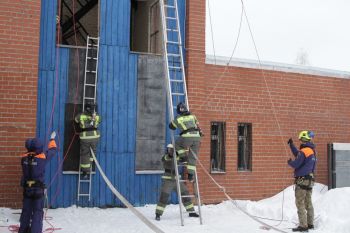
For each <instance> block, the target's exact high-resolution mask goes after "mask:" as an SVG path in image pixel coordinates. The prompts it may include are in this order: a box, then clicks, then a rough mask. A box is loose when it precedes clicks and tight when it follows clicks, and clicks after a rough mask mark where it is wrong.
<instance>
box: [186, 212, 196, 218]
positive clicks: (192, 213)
mask: <svg viewBox="0 0 350 233" xmlns="http://www.w3.org/2000/svg"><path fill="white" fill-rule="evenodd" d="M188 216H189V217H194V218H198V217H199V215H198V214H197V213H196V212H191V213H189V214H188Z"/></svg>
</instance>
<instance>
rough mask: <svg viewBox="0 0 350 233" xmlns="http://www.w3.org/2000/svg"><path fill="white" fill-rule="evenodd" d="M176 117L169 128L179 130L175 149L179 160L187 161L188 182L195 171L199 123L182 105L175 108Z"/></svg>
mask: <svg viewBox="0 0 350 233" xmlns="http://www.w3.org/2000/svg"><path fill="white" fill-rule="evenodd" d="M176 111H177V114H178V115H177V117H176V118H175V119H174V120H173V121H172V122H170V124H169V128H170V129H172V130H175V129H179V130H180V131H181V132H180V137H178V138H177V139H176V142H175V149H176V152H177V154H178V155H179V157H180V158H184V159H185V160H188V164H187V172H188V180H189V181H193V180H194V174H195V171H196V162H197V159H196V156H198V151H199V147H200V142H201V136H202V135H203V134H202V132H201V129H200V128H199V123H198V120H197V118H196V116H195V115H193V114H191V113H190V112H189V111H188V110H187V107H186V105H185V104H184V103H181V102H180V103H179V104H178V105H177V107H176Z"/></svg>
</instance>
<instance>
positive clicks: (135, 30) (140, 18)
mask: <svg viewBox="0 0 350 233" xmlns="http://www.w3.org/2000/svg"><path fill="white" fill-rule="evenodd" d="M130 15H131V19H130V49H131V51H135V52H144V53H156V54H160V53H161V52H162V44H161V43H162V31H161V17H160V6H159V1H158V0H148V1H145V0H143V1H141V0H131V14H130Z"/></svg>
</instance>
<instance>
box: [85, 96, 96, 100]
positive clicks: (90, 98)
mask: <svg viewBox="0 0 350 233" xmlns="http://www.w3.org/2000/svg"><path fill="white" fill-rule="evenodd" d="M84 99H88V100H94V99H95V98H92V97H87V96H85V98H84Z"/></svg>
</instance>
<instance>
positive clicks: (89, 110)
mask: <svg viewBox="0 0 350 233" xmlns="http://www.w3.org/2000/svg"><path fill="white" fill-rule="evenodd" d="M84 110H85V112H87V113H93V112H94V111H95V104H90V103H87V104H85V109H84Z"/></svg>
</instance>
